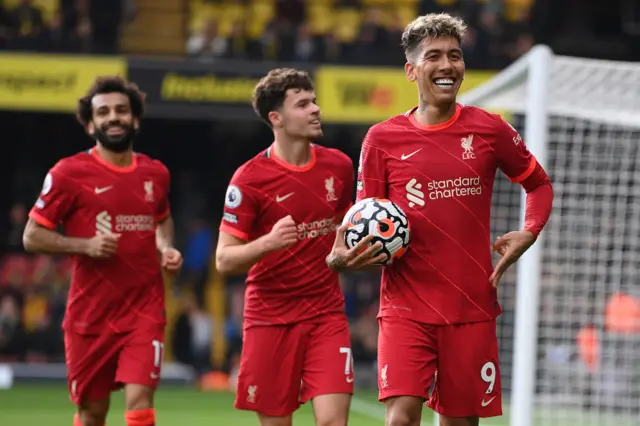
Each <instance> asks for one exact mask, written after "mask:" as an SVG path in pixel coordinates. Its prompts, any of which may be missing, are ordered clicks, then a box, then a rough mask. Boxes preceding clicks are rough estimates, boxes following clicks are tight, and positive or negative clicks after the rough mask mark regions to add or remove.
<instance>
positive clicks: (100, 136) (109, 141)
mask: <svg viewBox="0 0 640 426" xmlns="http://www.w3.org/2000/svg"><path fill="white" fill-rule="evenodd" d="M114 126H117V127H121V128H122V129H123V130H124V133H123V134H121V135H113V136H112V135H109V134H107V131H108V130H109V128H111V127H114ZM136 133H137V132H136V129H135V128H134V127H133V125H126V124H122V123H105V124H103V125H102V127H101V128H100V127H97V126H96V131H95V138H96V139H97V140H98V142H100V144H101V145H102V146H103V147H104V148H105V149H107V150H109V151H111V152H125V151H127V150H129V149H131V147H132V146H133V140H134V139H135V137H136Z"/></svg>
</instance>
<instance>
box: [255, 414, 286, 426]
mask: <svg viewBox="0 0 640 426" xmlns="http://www.w3.org/2000/svg"><path fill="white" fill-rule="evenodd" d="M258 419H259V420H260V426H291V425H292V424H293V417H292V416H282V417H274V416H267V415H264V414H258Z"/></svg>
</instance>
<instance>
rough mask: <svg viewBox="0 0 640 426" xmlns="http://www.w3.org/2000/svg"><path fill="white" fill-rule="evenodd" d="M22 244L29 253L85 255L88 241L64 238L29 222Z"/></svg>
mask: <svg viewBox="0 0 640 426" xmlns="http://www.w3.org/2000/svg"><path fill="white" fill-rule="evenodd" d="M22 243H23V244H24V248H25V250H26V251H28V252H29V253H44V254H85V253H86V251H87V247H88V244H89V240H88V239H86V238H70V237H65V236H64V235H62V234H59V233H58V232H56V231H52V230H50V229H47V228H44V227H42V226H40V225H38V224H36V223H35V222H33V221H32V220H29V222H27V226H26V228H25V230H24V234H23V235H22Z"/></svg>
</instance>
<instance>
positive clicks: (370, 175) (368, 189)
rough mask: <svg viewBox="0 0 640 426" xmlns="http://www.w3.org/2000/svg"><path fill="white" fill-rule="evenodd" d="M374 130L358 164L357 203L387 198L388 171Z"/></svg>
mask: <svg viewBox="0 0 640 426" xmlns="http://www.w3.org/2000/svg"><path fill="white" fill-rule="evenodd" d="M374 129H375V127H372V128H371V129H369V132H368V133H367V135H366V136H365V138H364V141H363V142H362V148H361V150H360V161H359V162H358V182H357V191H356V201H360V200H363V199H365V198H372V197H373V198H386V197H387V179H386V174H387V171H386V168H385V164H384V156H383V152H382V150H381V149H380V148H379V147H378V141H376V136H375V130H374Z"/></svg>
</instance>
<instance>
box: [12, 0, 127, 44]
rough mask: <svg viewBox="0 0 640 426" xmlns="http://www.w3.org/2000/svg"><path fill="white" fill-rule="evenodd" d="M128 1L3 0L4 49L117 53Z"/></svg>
mask: <svg viewBox="0 0 640 426" xmlns="http://www.w3.org/2000/svg"><path fill="white" fill-rule="evenodd" d="M132 1H134V0H132ZM127 3H129V2H128V1H127V0H125V1H124V2H123V1H120V0H113V1H104V0H0V50H1V49H6V50H11V51H37V52H52V53H96V54H115V53H117V51H118V37H119V32H120V28H121V24H122V22H124V21H125V18H126V16H125V15H126V10H128V9H127Z"/></svg>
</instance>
